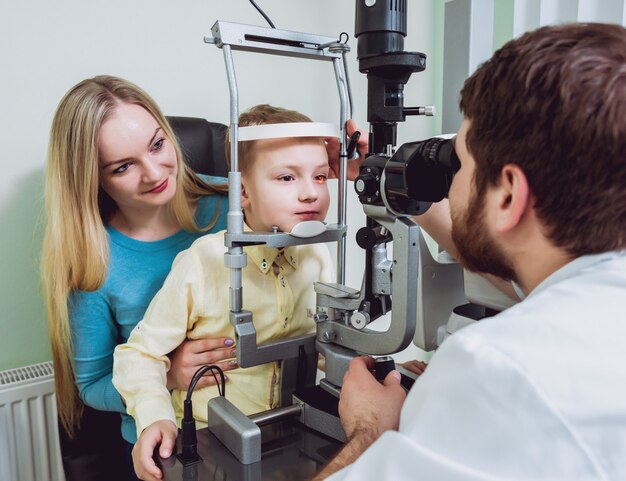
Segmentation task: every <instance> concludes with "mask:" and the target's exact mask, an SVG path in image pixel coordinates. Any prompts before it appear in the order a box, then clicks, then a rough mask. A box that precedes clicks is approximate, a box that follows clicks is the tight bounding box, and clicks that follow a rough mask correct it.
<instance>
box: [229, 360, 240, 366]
mask: <svg viewBox="0 0 626 481" xmlns="http://www.w3.org/2000/svg"><path fill="white" fill-rule="evenodd" d="M229 364H230V365H231V366H233V367H237V366H239V364H238V363H237V361H230V363H229Z"/></svg>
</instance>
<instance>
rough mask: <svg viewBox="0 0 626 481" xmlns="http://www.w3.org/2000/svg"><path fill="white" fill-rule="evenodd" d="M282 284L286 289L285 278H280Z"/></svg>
mask: <svg viewBox="0 0 626 481" xmlns="http://www.w3.org/2000/svg"><path fill="white" fill-rule="evenodd" d="M280 284H281V285H282V286H283V287H285V278H284V277H281V278H280Z"/></svg>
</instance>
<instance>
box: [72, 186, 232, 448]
mask: <svg viewBox="0 0 626 481" xmlns="http://www.w3.org/2000/svg"><path fill="white" fill-rule="evenodd" d="M202 178H203V179H204V180H205V181H208V182H209V183H212V184H222V183H225V182H226V179H224V178H221V177H206V176H202ZM216 209H218V210H219V215H218V218H217V221H216V223H215V225H214V226H213V227H212V228H211V229H210V230H209V231H207V232H186V231H184V230H181V231H179V232H177V233H176V234H174V235H172V236H170V237H167V238H165V239H162V240H158V241H153V242H145V241H139V240H136V239H132V238H130V237H128V236H125V235H124V234H122V233H121V232H119V231H117V230H115V229H114V228H112V227H111V226H107V233H108V236H109V245H110V264H109V271H108V274H107V277H106V280H105V281H104V284H103V285H102V287H101V288H100V289H98V290H97V291H93V292H87V291H80V290H77V291H74V292H72V293H71V295H70V297H69V301H68V309H69V321H70V328H71V332H72V343H73V348H74V349H73V365H74V376H75V379H76V385H77V387H78V392H79V395H80V398H81V399H82V400H83V402H84V403H85V404H87V405H88V406H91V407H92V408H94V409H98V410H101V411H117V412H119V413H121V415H122V436H123V437H124V439H125V440H126V441H128V442H130V443H134V442H135V441H136V440H137V437H136V430H135V422H134V420H133V418H132V417H130V416H128V415H127V414H126V407H125V406H124V403H123V402H122V398H121V397H120V395H119V394H118V392H117V390H116V389H115V388H114V387H113V384H112V382H111V377H112V372H113V350H114V349H115V346H117V345H118V344H120V343H124V342H126V340H127V339H128V336H129V335H130V333H131V331H132V330H133V328H134V327H135V325H136V324H137V323H138V322H139V321H140V320H141V319H142V317H143V315H144V312H145V311H146V309H147V307H148V305H149V304H150V301H151V300H152V298H153V297H154V295H155V294H156V293H157V291H158V290H159V289H160V288H161V286H162V284H163V281H164V280H165V278H166V277H167V274H168V273H169V271H170V268H171V266H172V262H173V261H174V258H175V257H176V255H177V254H178V253H179V252H181V251H182V250H184V249H187V248H188V247H189V246H191V244H192V243H193V242H194V241H195V240H196V239H197V238H198V237H200V236H202V235H204V234H206V233H212V232H218V231H220V230H223V229H225V228H226V214H227V212H228V197H227V196H225V195H221V194H220V195H212V196H205V197H202V198H200V199H199V201H198V207H197V209H196V214H195V219H196V222H197V224H198V225H200V226H205V225H208V224H209V222H211V220H212V219H213V216H214V214H215V211H216Z"/></svg>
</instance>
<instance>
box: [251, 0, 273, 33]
mask: <svg viewBox="0 0 626 481" xmlns="http://www.w3.org/2000/svg"><path fill="white" fill-rule="evenodd" d="M250 3H251V4H252V6H253V7H254V8H256V9H257V10H258V11H259V13H260V14H261V15H263V18H264V19H265V20H267V23H269V24H270V27H272V28H276V27H275V26H274V24H273V23H272V21H271V20H270V17H268V16H267V15H266V14H265V12H264V11H263V10H261V7H259V6H258V5H257V4H256V2H255V1H254V0H250Z"/></svg>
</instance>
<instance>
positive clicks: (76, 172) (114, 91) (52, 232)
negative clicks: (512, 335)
mask: <svg viewBox="0 0 626 481" xmlns="http://www.w3.org/2000/svg"><path fill="white" fill-rule="evenodd" d="M121 103H126V104H132V105H138V106H140V107H142V108H144V109H145V110H146V111H147V112H148V113H150V115H152V117H154V119H155V120H156V121H157V123H158V124H159V126H160V127H161V128H162V129H163V132H164V133H165V135H166V136H167V138H168V139H169V140H170V141H171V142H172V144H173V145H174V149H175V151H176V157H177V164H178V174H177V176H176V194H175V196H174V198H173V199H172V201H171V203H170V205H169V207H170V208H171V210H172V212H173V214H174V215H175V217H176V219H177V220H178V222H179V223H180V225H181V226H182V227H183V228H184V229H186V230H188V231H196V232H197V231H200V230H202V231H204V230H208V229H209V228H210V227H211V226H212V225H213V224H214V223H215V221H216V220H217V215H218V213H219V209H218V210H217V211H216V214H215V216H214V219H213V221H212V222H211V223H210V225H209V226H207V227H203V228H202V229H201V228H200V227H199V226H197V225H196V223H195V220H194V215H193V211H192V209H191V205H190V204H191V202H193V201H194V200H195V199H197V198H198V197H199V196H201V195H210V194H213V193H215V192H216V189H214V188H212V187H211V186H209V185H207V184H205V183H204V182H202V180H201V179H199V178H198V177H196V176H195V175H194V174H193V172H192V171H191V170H190V169H189V168H188V167H187V166H186V165H185V164H184V162H183V156H182V154H181V150H180V147H179V145H178V142H177V141H176V137H175V136H174V133H173V132H172V129H171V127H170V125H169V123H168V122H167V120H166V119H165V117H164V116H163V114H162V113H161V111H160V109H159V107H158V106H157V104H156V103H155V102H154V100H152V98H150V96H148V94H147V93H146V92H144V91H143V90H142V89H140V88H139V87H137V86H136V85H134V84H132V83H131V82H128V81H126V80H124V79H121V78H118V77H112V76H108V75H101V76H97V77H94V78H91V79H87V80H83V81H82V82H80V83H78V84H77V85H75V86H74V87H72V88H71V89H70V90H69V91H68V92H67V93H66V94H65V96H64V97H63V99H62V100H61V102H60V103H59V106H58V108H57V111H56V113H55V116H54V119H53V121H52V128H51V132H50V144H49V147H48V165H47V169H46V187H45V199H46V217H47V223H46V230H45V235H44V241H43V252H42V258H41V281H42V288H43V296H44V303H45V307H46V311H47V317H48V328H49V335H50V344H51V348H52V358H53V361H54V368H55V385H56V396H57V405H58V412H59V417H60V419H61V423H62V424H63V427H64V428H65V430H66V431H67V433H68V434H69V435H70V436H73V434H74V432H75V430H76V428H77V427H78V426H79V422H80V418H81V413H82V403H81V401H80V399H79V397H78V393H77V389H76V385H75V379H74V370H73V368H72V362H71V358H72V344H71V335H70V326H69V319H68V307H67V304H68V297H69V295H70V293H71V292H72V291H73V290H85V291H95V290H97V289H99V288H100V287H102V284H103V283H104V280H105V279H106V276H107V273H108V269H109V242H108V237H107V234H106V230H105V223H106V222H107V221H109V220H110V219H111V216H112V215H113V214H114V213H115V211H116V210H117V206H116V205H115V202H113V200H112V199H111V198H110V197H109V196H108V195H107V194H106V193H105V192H104V191H103V190H102V189H101V188H100V179H99V162H98V137H99V132H100V127H101V126H102V124H103V123H104V122H105V121H106V120H107V119H108V118H109V116H110V115H111V114H112V112H113V111H114V110H115V108H116V107H117V106H118V105H120V104H121ZM217 190H222V189H221V188H218V189H217ZM224 190H225V189H224Z"/></svg>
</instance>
